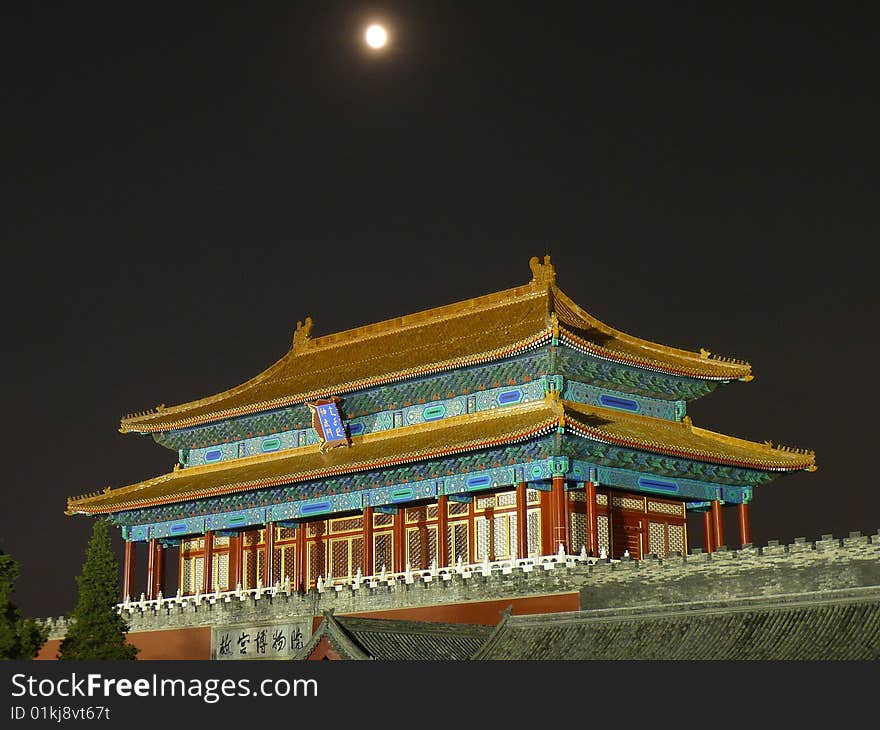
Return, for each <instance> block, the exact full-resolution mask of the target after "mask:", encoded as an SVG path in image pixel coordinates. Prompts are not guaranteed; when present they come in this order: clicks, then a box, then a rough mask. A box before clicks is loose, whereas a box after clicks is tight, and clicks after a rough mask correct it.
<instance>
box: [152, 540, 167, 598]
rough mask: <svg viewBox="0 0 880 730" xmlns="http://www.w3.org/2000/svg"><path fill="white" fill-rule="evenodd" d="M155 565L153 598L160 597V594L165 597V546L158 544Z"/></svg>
mask: <svg viewBox="0 0 880 730" xmlns="http://www.w3.org/2000/svg"><path fill="white" fill-rule="evenodd" d="M154 560H155V564H154V565H153V598H158V597H159V592H160V591H161V592H162V595H163V596H164V595H165V546H164V545H162V543H161V542H158V541H157V542H156V557H155V559H154Z"/></svg>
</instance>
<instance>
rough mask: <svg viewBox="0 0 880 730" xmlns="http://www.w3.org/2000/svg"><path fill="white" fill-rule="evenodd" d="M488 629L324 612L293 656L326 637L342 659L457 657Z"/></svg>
mask: <svg viewBox="0 0 880 730" xmlns="http://www.w3.org/2000/svg"><path fill="white" fill-rule="evenodd" d="M492 631H493V627H492V626H481V625H477V624H442V623H433V622H427V621H397V620H392V619H375V618H360V617H355V616H335V615H334V614H333V613H332V612H331V611H326V612H325V613H324V620H323V621H322V622H321V625H320V626H319V627H318V629H317V630H316V631H315V633H314V635H313V636H312V638H311V639H310V640H309V642H308V643H307V644H306V645H305V646H304V647H303V649H302V650H301V651H300V653H299V655H298V656H297V658H299V659H305V658H307V657H308V656H309V654H311V652H312V651H313V650H314V648H315V647H316V646H317V645H318V643H319V642H320V641H321V639H322V638H323V637H325V636H326V637H327V640H328V641H329V642H330V645H331V646H332V647H333V648H334V649H335V650H336V652H337V653H338V654H339V655H340V656H341V657H342V658H343V659H355V660H357V659H375V660H379V661H409V660H434V661H437V660H456V659H458V660H461V659H467V658H469V657H470V656H472V655H473V654H474V652H476V651H477V649H479V648H480V646H482V645H483V644H484V643H485V642H486V640H487V639H488V638H489V636H490V635H491V633H492Z"/></svg>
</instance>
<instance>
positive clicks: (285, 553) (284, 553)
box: [275, 545, 296, 585]
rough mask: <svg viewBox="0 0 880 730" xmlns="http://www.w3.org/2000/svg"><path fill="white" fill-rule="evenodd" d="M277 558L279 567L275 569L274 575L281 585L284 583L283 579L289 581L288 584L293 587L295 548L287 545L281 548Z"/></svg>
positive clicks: (294, 581)
mask: <svg viewBox="0 0 880 730" xmlns="http://www.w3.org/2000/svg"><path fill="white" fill-rule="evenodd" d="M277 552H278V557H279V562H280V565H279V567H278V568H277V569H276V573H275V574H276V575H277V576H278V580H279V582H281V583H284V580H285V578H289V579H290V584H291V585H295V583H296V546H295V545H288V546H286V547H283V548H279V550H278V551H277Z"/></svg>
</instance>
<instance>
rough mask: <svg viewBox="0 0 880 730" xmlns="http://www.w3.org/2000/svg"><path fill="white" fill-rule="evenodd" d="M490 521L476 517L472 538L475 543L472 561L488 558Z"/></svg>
mask: <svg viewBox="0 0 880 730" xmlns="http://www.w3.org/2000/svg"><path fill="white" fill-rule="evenodd" d="M490 522H491V520H488V519H486V518H485V517H477V518H476V519H475V520H474V537H475V541H476V545H475V546H474V547H475V550H476V552H475V553H474V560H483V559H484V558H488V557H489V526H490Z"/></svg>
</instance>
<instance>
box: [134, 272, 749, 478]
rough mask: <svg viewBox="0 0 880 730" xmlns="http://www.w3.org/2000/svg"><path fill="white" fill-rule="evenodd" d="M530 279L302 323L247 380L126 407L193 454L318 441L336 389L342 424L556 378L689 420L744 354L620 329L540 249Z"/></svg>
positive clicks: (448, 408)
mask: <svg viewBox="0 0 880 730" xmlns="http://www.w3.org/2000/svg"><path fill="white" fill-rule="evenodd" d="M529 263H530V266H531V271H532V278H531V281H530V282H528V283H527V284H525V285H523V286H519V287H515V288H512V289H507V290H504V291H500V292H495V293H492V294H488V295H485V296H481V297H477V298H474V299H468V300H466V301H463V302H457V303H454V304H449V305H446V306H443V307H439V308H436V309H431V310H427V311H424V312H418V313H415V314H409V315H405V316H403V317H397V318H395V319H390V320H387V321H384V322H379V323H376V324H371V325H367V326H363V327H358V328H355V329H351V330H347V331H344V332H340V333H336V334H331V335H326V336H323V337H317V338H312V337H311V330H312V321H311V319H310V318H306V320H305V323H304V324H303V323H298V325H297V329H296V331H295V333H294V336H293V342H292V346H291V348H290V350H289V351H288V352H287V353H286V354H285V355H284V356H283V357H282V358H281V359H280V360H278V361H277V362H276V363H274V364H273V365H271V366H270V367H269V368H267V369H266V370H265V371H263V372H262V373H260V374H259V375H257V376H256V377H254V378H252V379H251V380H249V381H247V382H245V383H243V384H241V385H239V386H237V387H234V388H231V389H229V390H226V391H224V392H222V393H218V394H216V395H212V396H209V397H206V398H202V399H200V400H196V401H192V402H189V403H183V404H180V405H177V406H173V407H165V406H159V407H157V408H156V409H154V410H152V411H149V412H146V413H140V414H134V415H130V416H127V417H125V418H123V419H122V422H121V427H120V430H121V431H122V432H123V433H141V434H149V435H151V436H152V437H153V438H154V439H155V440H156V441H157V442H158V443H160V444H162V445H164V446H166V447H168V448H171V449H174V450H177V451H178V453H179V462H180V466H181V467H183V468H187V467H191V466H202V465H207V464H215V463H219V462H229V461H232V460H236V459H239V458H244V457H250V456H255V455H260V454H269V453H273V452H276V451H286V450H290V449H297V448H300V447H307V446H313V445H314V444H316V443H318V442H319V437H318V434H317V432H316V430H315V428H314V427H313V425H312V412H311V410H310V409H309V408H308V406H307V403H309V402H313V401H315V400H318V399H321V398H327V397H338V398H340V413H341V415H342V417H343V419H344V420H345V423H346V427H347V429H348V433H349V435H350V436H360V435H366V434H370V433H375V432H380V431H386V430H390V429H395V428H401V427H405V426H413V425H416V424H421V423H430V422H432V421H441V420H443V419H446V418H452V417H456V416H461V415H465V414H471V413H478V412H481V411H489V410H493V409H498V408H504V407H506V406H513V405H518V404H523V403H528V402H530V401H535V400H539V399H543V398H544V396H545V394H546V393H548V392H552V391H555V392H558V393H559V394H560V395H561V397H562V398H563V399H564V400H565V401H567V402H571V403H581V404H584V405H589V406H593V407H598V408H602V409H608V410H609V411H612V412H619V413H621V414H632V415H637V416H644V417H647V418H651V419H660V420H665V421H672V422H682V421H685V420H686V412H687V408H686V404H687V402H688V401H690V400H694V399H696V398H699V397H701V396H703V395H706V394H707V393H709V392H711V391H712V390H714V389H715V388H717V387H718V386H719V385H722V384H726V383H729V382H731V381H733V380H742V381H748V380H751V379H752V372H751V366H750V365H749V364H748V363H746V362H743V361H740V360H734V359H730V358H722V357H719V356H716V355H712V354H710V353H709V352H707V351H706V350H701V351H700V352H690V351H687V350H681V349H677V348H673V347H668V346H665V345H661V344H657V343H653V342H649V341H647V340H643V339H641V338H638V337H634V336H632V335H628V334H625V333H623V332H620V331H619V330H616V329H614V328H612V327H610V326H608V325H606V324H604V323H603V322H600V321H599V320H597V319H596V318H595V317H593V316H592V315H590V314H589V313H587V312H586V311H585V310H583V309H582V308H581V307H579V306H578V305H577V304H576V303H575V302H574V301H572V300H571V299H570V298H569V297H568V296H567V295H566V294H565V293H564V292H563V291H562V290H561V289H560V288H559V287H558V286H557V283H556V272H555V270H554V268H553V265H552V264H551V263H550V260H549V257H545V259H544V261H543V262H541V261H540V260H539V259H538V258H533V259H532V260H531V261H530V262H529Z"/></svg>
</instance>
